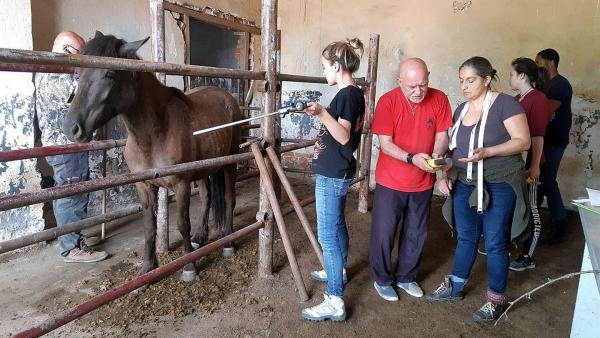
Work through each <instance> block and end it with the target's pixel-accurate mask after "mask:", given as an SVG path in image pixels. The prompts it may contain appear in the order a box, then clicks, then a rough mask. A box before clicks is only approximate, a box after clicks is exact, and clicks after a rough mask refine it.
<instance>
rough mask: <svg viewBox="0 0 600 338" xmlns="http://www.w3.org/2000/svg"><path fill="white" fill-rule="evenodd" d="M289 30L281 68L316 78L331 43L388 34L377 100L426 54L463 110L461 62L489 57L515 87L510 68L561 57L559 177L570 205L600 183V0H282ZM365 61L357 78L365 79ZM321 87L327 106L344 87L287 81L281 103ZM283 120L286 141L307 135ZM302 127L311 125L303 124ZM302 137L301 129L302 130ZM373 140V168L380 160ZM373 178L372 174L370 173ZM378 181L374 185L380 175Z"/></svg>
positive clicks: (436, 81)
mask: <svg viewBox="0 0 600 338" xmlns="http://www.w3.org/2000/svg"><path fill="white" fill-rule="evenodd" d="M279 28H280V29H281V30H282V72H284V73H291V74H303V75H313V76H318V75H320V74H321V72H322V69H321V65H320V62H319V55H320V52H321V50H322V48H323V47H324V46H325V45H326V44H327V43H329V42H331V41H335V40H340V39H344V38H346V37H348V38H352V37H358V38H360V39H361V40H362V41H363V42H364V43H365V44H368V42H369V34H371V33H378V34H380V35H381V38H380V39H381V40H380V55H379V71H378V83H377V98H379V97H380V96H381V95H382V94H383V93H385V92H387V91H389V90H391V89H393V88H394V87H396V86H397V84H396V78H397V73H398V65H399V63H400V62H401V61H402V60H403V59H404V58H406V57H411V56H418V57H421V58H423V59H424V60H425V61H426V62H427V63H428V65H429V70H430V72H431V76H430V85H431V86H432V87H435V88H438V89H441V90H443V91H444V92H445V93H446V94H447V95H448V97H449V99H450V102H451V104H452V107H453V108H455V107H456V106H457V105H458V104H459V103H460V102H461V101H462V100H463V98H462V95H461V92H460V88H459V85H458V66H459V65H460V64H461V63H462V62H463V61H464V60H466V59H467V58H469V57H471V56H474V55H482V56H485V57H487V58H488V59H490V61H491V62H492V64H493V65H494V67H495V68H496V69H497V70H498V74H499V76H500V81H499V82H498V83H497V89H499V90H501V91H504V92H506V93H511V94H512V92H511V91H510V89H509V88H508V85H507V81H508V73H509V71H510V62H511V60H512V59H514V58H516V57H519V56H527V57H530V58H534V57H535V55H536V53H537V52H538V51H540V50H541V49H544V48H549V47H552V48H555V49H557V50H558V51H559V53H560V55H561V62H560V67H559V71H560V72H561V74H563V75H564V76H566V77H567V78H568V79H569V80H570V81H571V84H572V85H573V88H574V92H575V97H574V99H573V113H574V117H573V120H574V123H573V129H572V135H571V142H572V143H571V144H570V145H569V147H568V148H567V151H566V152H565V157H564V159H563V164H562V166H561V170H560V173H559V184H560V186H561V189H562V192H563V199H564V200H565V202H569V201H570V200H571V199H573V198H576V197H578V196H581V195H583V194H585V186H586V185H588V186H597V187H600V175H598V173H599V170H600V169H598V167H599V166H600V165H599V163H598V160H599V155H598V152H599V151H600V146H599V142H598V141H599V140H598V137H599V136H598V135H600V134H599V126H598V111H599V110H600V85H598V79H599V78H600V62H598V59H599V57H600V5H599V2H598V1H597V0H576V1H542V0H532V1H526V2H523V1H516V0H507V1H493V0H472V1H450V0H442V1H440V0H424V1H419V0H407V1H394V0H381V1H372V2H364V1H363V2H348V1H342V0H298V1H280V2H279ZM366 66H367V56H366V55H365V57H364V58H363V63H362V65H361V67H360V69H359V71H358V72H357V74H356V75H357V76H359V77H360V76H365V74H366ZM304 91H318V92H320V93H322V96H321V102H322V103H324V104H328V103H329V102H330V101H331V99H332V98H333V95H335V92H336V88H329V87H327V86H326V85H315V84H296V83H285V84H284V86H283V101H284V102H285V101H286V100H289V98H290V93H291V94H292V95H295V94H294V93H296V92H298V93H302V92H304ZM287 119H288V121H284V124H283V125H284V127H285V130H284V132H283V134H284V135H286V134H287V135H289V134H293V135H294V137H301V136H302V137H307V136H310V135H311V134H310V133H306V132H305V131H306V130H307V129H306V128H304V127H299V126H297V123H296V122H291V121H289V118H287ZM301 124H302V125H303V126H305V125H307V122H305V121H302V122H301ZM299 131H302V132H299ZM377 146H378V143H377V138H375V142H374V150H373V161H372V163H371V167H372V168H373V169H374V167H375V164H376V161H377V155H378V153H377ZM371 173H372V174H373V171H371ZM371 183H372V184H374V180H373V176H372V180H371Z"/></svg>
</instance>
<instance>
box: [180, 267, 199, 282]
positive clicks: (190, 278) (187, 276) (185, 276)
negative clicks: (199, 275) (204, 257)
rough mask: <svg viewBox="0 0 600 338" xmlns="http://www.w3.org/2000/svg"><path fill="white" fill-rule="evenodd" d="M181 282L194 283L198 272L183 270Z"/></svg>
mask: <svg viewBox="0 0 600 338" xmlns="http://www.w3.org/2000/svg"><path fill="white" fill-rule="evenodd" d="M180 279H181V281H182V282H184V283H193V282H194V280H195V279H196V271H193V270H183V272H182V273H181V278H180Z"/></svg>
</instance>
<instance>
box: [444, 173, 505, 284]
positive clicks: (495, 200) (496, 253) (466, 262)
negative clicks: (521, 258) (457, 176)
mask: <svg viewBox="0 0 600 338" xmlns="http://www.w3.org/2000/svg"><path fill="white" fill-rule="evenodd" d="M454 189H455V191H454V218H455V223H456V231H457V233H458V243H457V245H456V253H455V255H454V266H453V267H452V275H453V276H456V277H458V278H461V279H464V280H466V279H468V278H469V275H470V273H471V268H472V267H473V263H475V258H476V257H477V245H478V244H479V238H480V236H481V232H482V231H483V239H484V241H485V250H486V252H487V272H488V284H489V288H490V289H491V290H492V291H494V292H495V293H498V294H504V291H505V290H506V280H507V278H508V250H509V244H510V226H511V223H512V218H513V212H514V208H515V200H516V195H515V192H514V190H513V188H512V187H511V186H510V185H509V184H508V183H486V189H487V191H488V193H489V196H490V204H489V205H488V208H487V210H485V211H484V212H483V213H481V214H480V213H478V212H477V210H475V209H471V207H470V206H469V196H470V195H471V193H472V192H473V190H474V189H475V186H471V185H467V184H464V183H462V182H460V181H457V183H456V187H455V188H454Z"/></svg>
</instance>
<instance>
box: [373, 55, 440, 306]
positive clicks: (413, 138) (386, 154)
mask: <svg viewBox="0 0 600 338" xmlns="http://www.w3.org/2000/svg"><path fill="white" fill-rule="evenodd" d="M451 126H452V111H451V109H450V103H449V102H448V98H447V97H446V95H445V94H444V93H443V92H441V91H440V90H437V89H434V88H429V71H428V70H427V65H426V64H425V62H424V61H423V60H421V59H418V58H411V59H407V60H405V61H404V62H402V64H401V66H400V77H399V87H398V88H396V89H393V90H392V91H390V92H388V93H386V94H385V95H383V96H382V97H381V98H380V99H379V102H378V103H377V108H376V110H375V116H374V120H373V125H372V132H373V134H377V135H378V137H379V144H380V145H381V151H380V152H379V160H378V161H377V168H376V169H375V181H376V182H377V185H376V188H375V197H374V200H373V210H372V228H371V248H370V254H369V259H370V262H371V269H372V271H373V275H374V278H375V283H374V286H375V289H376V290H377V292H378V293H379V295H380V296H381V297H383V298H384V299H386V300H389V301H397V300H398V294H397V293H396V291H395V290H394V288H393V284H394V283H395V284H396V286H397V287H398V288H400V289H403V290H405V291H406V292H407V293H408V294H410V295H412V296H414V297H421V296H423V290H421V288H420V287H419V284H418V283H417V282H416V281H415V279H416V274H417V267H418V265H419V261H420V259H421V253H422V251H423V246H424V244H425V239H426V238H427V226H428V223H429V209H430V206H431V197H432V194H433V186H434V184H435V173H434V169H432V168H431V167H430V166H429V165H428V164H427V159H429V158H431V155H429V154H432V156H433V157H436V156H437V155H443V154H445V153H446V151H447V149H448V134H447V130H448V128H450V127H451ZM400 220H403V224H402V227H401V229H400V239H399V243H398V245H399V248H398V263H397V264H396V266H395V267H394V268H392V250H393V248H394V235H395V233H396V229H397V227H398V223H399V221H400Z"/></svg>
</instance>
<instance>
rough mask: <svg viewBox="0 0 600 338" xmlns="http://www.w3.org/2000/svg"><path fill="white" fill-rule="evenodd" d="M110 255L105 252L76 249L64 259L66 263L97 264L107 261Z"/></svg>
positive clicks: (85, 248)
mask: <svg viewBox="0 0 600 338" xmlns="http://www.w3.org/2000/svg"><path fill="white" fill-rule="evenodd" d="M106 257H108V254H107V253H106V252H104V251H94V250H93V249H91V248H87V247H84V249H79V248H74V249H71V251H69V254H68V255H66V256H65V257H64V259H63V261H64V262H66V263H95V262H99V261H102V260H105V259H106Z"/></svg>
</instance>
